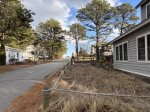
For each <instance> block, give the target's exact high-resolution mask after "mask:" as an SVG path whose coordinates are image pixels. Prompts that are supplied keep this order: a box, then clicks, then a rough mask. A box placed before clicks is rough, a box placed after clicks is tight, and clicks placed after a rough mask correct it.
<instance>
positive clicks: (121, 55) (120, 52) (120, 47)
mask: <svg viewBox="0 0 150 112" xmlns="http://www.w3.org/2000/svg"><path fill="white" fill-rule="evenodd" d="M122 53H123V52H122V45H120V46H119V55H120V60H121V61H122V60H123V54H122Z"/></svg>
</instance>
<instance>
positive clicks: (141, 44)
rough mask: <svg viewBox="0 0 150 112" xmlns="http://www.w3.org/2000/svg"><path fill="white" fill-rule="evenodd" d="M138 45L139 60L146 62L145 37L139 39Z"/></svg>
mask: <svg viewBox="0 0 150 112" xmlns="http://www.w3.org/2000/svg"><path fill="white" fill-rule="evenodd" d="M137 43H138V60H139V61H145V36H144V37H140V38H138V39H137Z"/></svg>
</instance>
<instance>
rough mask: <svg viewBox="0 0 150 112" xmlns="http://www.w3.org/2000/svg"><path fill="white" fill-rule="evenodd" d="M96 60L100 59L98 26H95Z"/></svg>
mask: <svg viewBox="0 0 150 112" xmlns="http://www.w3.org/2000/svg"><path fill="white" fill-rule="evenodd" d="M96 61H97V62H99V61H100V54H99V30H98V26H96Z"/></svg>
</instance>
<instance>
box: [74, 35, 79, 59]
mask: <svg viewBox="0 0 150 112" xmlns="http://www.w3.org/2000/svg"><path fill="white" fill-rule="evenodd" d="M75 40H76V55H77V60H79V50H78V49H79V48H78V37H77V35H76V39H75Z"/></svg>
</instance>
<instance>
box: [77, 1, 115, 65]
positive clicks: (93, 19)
mask: <svg viewBox="0 0 150 112" xmlns="http://www.w3.org/2000/svg"><path fill="white" fill-rule="evenodd" d="M112 16H113V12H112V7H111V6H110V4H109V3H108V2H107V1H106V0H92V2H91V3H88V4H87V5H86V7H85V8H81V9H80V10H79V11H78V14H77V18H78V19H79V20H80V21H81V22H83V23H84V25H85V26H86V28H87V30H89V31H94V32H95V33H96V59H97V62H99V60H100V54H99V44H100V42H101V41H103V39H104V38H106V37H107V36H108V35H109V34H110V33H111V31H112V25H111V20H112Z"/></svg>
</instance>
